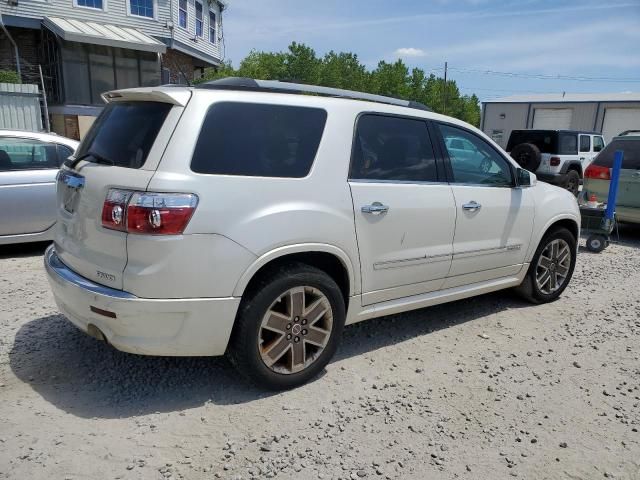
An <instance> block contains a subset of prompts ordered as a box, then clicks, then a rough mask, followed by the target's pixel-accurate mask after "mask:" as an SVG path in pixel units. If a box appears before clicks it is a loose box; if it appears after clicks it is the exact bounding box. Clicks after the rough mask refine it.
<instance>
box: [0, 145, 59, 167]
mask: <svg viewBox="0 0 640 480" xmlns="http://www.w3.org/2000/svg"><path fill="white" fill-rule="evenodd" d="M58 167H59V165H58V153H57V151H56V146H55V145H53V144H51V143H45V142H40V141H38V140H32V139H28V138H7V137H4V138H2V137H0V172H6V171H12V170H38V169H43V168H58Z"/></svg>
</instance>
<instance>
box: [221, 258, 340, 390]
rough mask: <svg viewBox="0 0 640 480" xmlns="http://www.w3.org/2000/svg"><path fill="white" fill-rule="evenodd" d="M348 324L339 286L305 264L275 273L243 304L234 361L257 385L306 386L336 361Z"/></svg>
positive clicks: (234, 338)
mask: <svg viewBox="0 0 640 480" xmlns="http://www.w3.org/2000/svg"><path fill="white" fill-rule="evenodd" d="M344 322H345V301H344V298H343V296H342V293H341V291H340V288H339V287H338V285H337V284H336V282H335V281H334V280H333V279H332V278H331V277H330V276H329V275H327V274H326V273H325V272H323V271H322V270H319V269H317V268H315V267H312V266H309V265H306V264H292V265H287V266H283V267H279V268H278V269H275V270H270V271H268V272H266V273H265V274H263V275H262V276H261V278H260V279H259V280H258V281H257V282H256V283H255V284H254V285H253V286H252V287H251V289H250V291H248V292H247V294H246V295H245V298H243V301H242V304H241V305H240V310H239V312H238V316H237V318H236V325H235V327H234V332H233V335H232V337H231V341H230V345H229V346H230V348H229V357H230V360H231V361H232V363H233V364H234V365H235V366H236V368H237V369H238V370H239V371H240V372H241V373H242V374H243V375H244V376H245V377H246V378H247V379H249V381H251V382H252V383H255V384H257V385H259V386H261V387H265V388H268V389H271V390H284V389H289V388H293V387H297V386H299V385H302V384H304V383H306V382H308V381H309V380H311V379H312V378H313V377H315V376H316V375H318V373H320V371H322V369H324V367H325V366H326V365H327V363H329V360H331V357H333V355H334V353H335V351H336V349H337V348H338V344H339V342H340V338H341V336H342V329H343V327H344Z"/></svg>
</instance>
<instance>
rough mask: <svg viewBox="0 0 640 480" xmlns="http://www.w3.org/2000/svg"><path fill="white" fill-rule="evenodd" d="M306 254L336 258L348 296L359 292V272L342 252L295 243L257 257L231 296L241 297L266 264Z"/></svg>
mask: <svg viewBox="0 0 640 480" xmlns="http://www.w3.org/2000/svg"><path fill="white" fill-rule="evenodd" d="M308 252H323V253H329V254H332V255H334V256H335V257H337V258H338V259H339V260H340V262H341V263H342V265H343V266H344V268H345V269H346V271H347V275H348V276H349V296H352V295H356V294H357V290H359V285H360V276H359V273H360V272H359V270H356V269H354V268H353V262H352V261H351V258H350V257H349V255H347V253H346V252H345V251H344V250H342V249H341V248H338V247H336V246H334V245H330V244H326V243H297V244H293V245H284V246H282V247H278V248H274V249H273V250H270V251H268V252H267V253H265V254H263V255H261V256H259V257H258V258H257V259H256V260H255V261H254V262H253V263H252V264H251V265H250V266H249V267H248V268H247V269H246V270H245V271H244V273H243V274H242V276H241V277H240V279H239V280H238V282H237V283H236V286H235V288H234V289H233V296H234V297H241V296H242V294H243V293H244V290H245V289H246V288H247V285H249V282H250V281H251V279H252V278H253V276H254V275H255V274H256V273H257V272H258V270H260V269H261V268H262V267H264V266H265V265H266V264H267V263H269V262H271V261H273V260H275V259H277V258H280V257H284V256H286V255H290V254H293V253H308Z"/></svg>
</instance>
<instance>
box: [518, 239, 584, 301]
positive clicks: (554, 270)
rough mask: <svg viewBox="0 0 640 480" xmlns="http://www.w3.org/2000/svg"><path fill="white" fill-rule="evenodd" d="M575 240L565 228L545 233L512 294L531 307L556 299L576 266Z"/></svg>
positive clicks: (565, 286)
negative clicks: (525, 272)
mask: <svg viewBox="0 0 640 480" xmlns="http://www.w3.org/2000/svg"><path fill="white" fill-rule="evenodd" d="M576 252H577V240H576V238H575V237H574V236H573V234H572V233H571V232H570V231H569V230H567V229H566V228H556V229H553V230H551V231H549V232H547V233H546V234H545V235H544V237H542V240H541V241H540V244H539V245H538V249H537V250H536V253H535V255H534V256H533V259H532V261H531V264H530V265H529V270H528V271H527V275H526V276H525V278H524V280H523V282H522V284H521V285H520V286H518V287H516V291H517V292H518V293H519V294H520V295H521V296H522V297H524V298H525V299H527V300H528V301H530V302H532V303H536V304H538V303H547V302H552V301H553V300H555V299H556V298H558V297H559V296H560V295H561V294H562V292H564V290H565V288H567V285H568V284H569V281H570V280H571V277H572V276H573V270H574V268H575V263H576Z"/></svg>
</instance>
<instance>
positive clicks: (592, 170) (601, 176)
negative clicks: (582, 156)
mask: <svg viewBox="0 0 640 480" xmlns="http://www.w3.org/2000/svg"><path fill="white" fill-rule="evenodd" d="M584 178H593V179H597V180H611V171H610V170H609V167H602V166H600V165H594V164H591V165H589V166H588V167H587V169H586V170H585V171H584Z"/></svg>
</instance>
